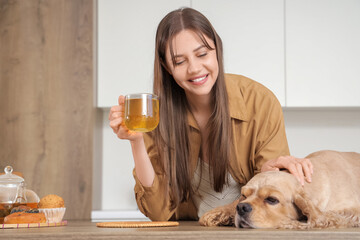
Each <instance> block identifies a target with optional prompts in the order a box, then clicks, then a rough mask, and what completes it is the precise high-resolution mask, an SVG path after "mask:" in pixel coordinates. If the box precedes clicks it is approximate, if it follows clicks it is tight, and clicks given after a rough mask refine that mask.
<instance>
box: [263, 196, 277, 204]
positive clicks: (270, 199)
mask: <svg viewBox="0 0 360 240" xmlns="http://www.w3.org/2000/svg"><path fill="white" fill-rule="evenodd" d="M265 202H267V203H268V204H271V205H275V204H278V203H279V200H278V199H277V198H274V197H267V198H265Z"/></svg>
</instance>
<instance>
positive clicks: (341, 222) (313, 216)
mask: <svg viewBox="0 0 360 240" xmlns="http://www.w3.org/2000/svg"><path fill="white" fill-rule="evenodd" d="M294 204H295V206H296V208H297V209H298V210H299V212H301V213H300V214H299V219H298V224H297V227H296V228H302V229H304V228H306V229H307V228H328V227H339V226H348V225H350V224H349V223H347V222H348V221H345V218H344V216H341V215H339V214H337V213H335V212H322V211H321V210H320V209H319V208H318V207H317V206H315V205H314V204H313V202H312V201H311V200H310V198H309V197H308V196H307V195H306V193H305V192H304V191H303V190H301V191H298V193H297V194H296V195H295V196H294ZM305 217H306V218H305ZM305 219H306V222H301V220H303V221H304V220H305Z"/></svg>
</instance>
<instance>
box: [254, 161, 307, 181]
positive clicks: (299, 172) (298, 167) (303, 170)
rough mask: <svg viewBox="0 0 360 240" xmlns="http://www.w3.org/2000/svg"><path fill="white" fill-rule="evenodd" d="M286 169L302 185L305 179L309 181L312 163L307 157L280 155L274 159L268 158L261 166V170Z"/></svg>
mask: <svg viewBox="0 0 360 240" xmlns="http://www.w3.org/2000/svg"><path fill="white" fill-rule="evenodd" d="M284 168H285V169H287V170H288V171H289V172H290V173H291V174H293V175H294V176H295V177H296V178H297V179H298V180H299V182H300V183H301V185H304V183H305V179H306V181H307V182H309V183H310V182H311V175H312V174H313V165H312V163H311V161H310V160H309V159H307V158H296V157H293V156H281V157H278V158H276V159H271V160H268V161H267V162H265V163H264V165H263V166H262V167H261V171H262V172H266V171H279V170H280V169H284Z"/></svg>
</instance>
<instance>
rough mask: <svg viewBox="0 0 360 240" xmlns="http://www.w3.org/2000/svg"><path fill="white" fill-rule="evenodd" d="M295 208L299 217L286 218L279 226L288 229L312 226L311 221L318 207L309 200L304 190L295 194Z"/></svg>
mask: <svg viewBox="0 0 360 240" xmlns="http://www.w3.org/2000/svg"><path fill="white" fill-rule="evenodd" d="M293 204H294V208H295V209H296V211H297V214H298V217H297V219H286V220H284V221H282V222H281V224H280V225H279V228H287V229H308V228H311V227H312V226H311V221H309V220H310V219H311V218H312V217H313V216H314V215H316V214H317V208H316V207H315V206H314V205H313V203H312V202H311V201H310V200H309V198H308V197H307V196H306V194H305V193H304V191H303V190H299V191H296V193H294V196H293Z"/></svg>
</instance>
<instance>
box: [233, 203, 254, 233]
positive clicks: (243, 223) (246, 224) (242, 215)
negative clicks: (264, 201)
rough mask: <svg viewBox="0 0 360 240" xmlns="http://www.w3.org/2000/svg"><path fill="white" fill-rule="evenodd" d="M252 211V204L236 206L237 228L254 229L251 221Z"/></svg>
mask: <svg viewBox="0 0 360 240" xmlns="http://www.w3.org/2000/svg"><path fill="white" fill-rule="evenodd" d="M251 211H252V207H251V204H249V203H239V204H238V205H237V206H236V212H237V214H236V216H235V226H236V227H238V228H253V226H252V225H251V222H250V221H249V215H250V213H251Z"/></svg>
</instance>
